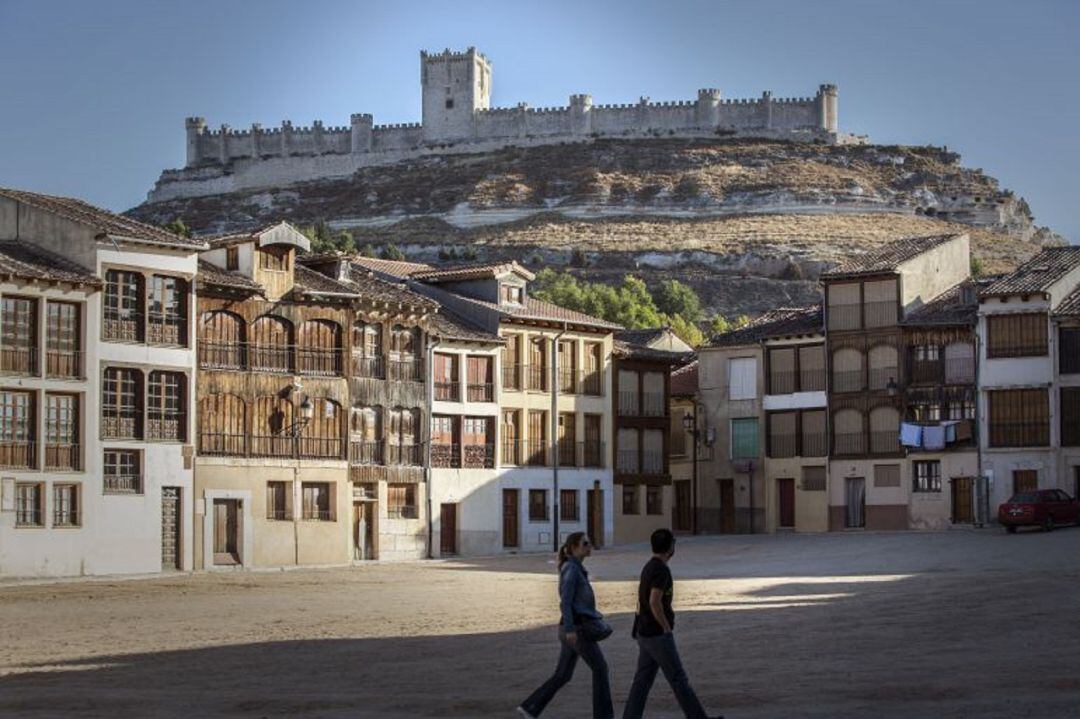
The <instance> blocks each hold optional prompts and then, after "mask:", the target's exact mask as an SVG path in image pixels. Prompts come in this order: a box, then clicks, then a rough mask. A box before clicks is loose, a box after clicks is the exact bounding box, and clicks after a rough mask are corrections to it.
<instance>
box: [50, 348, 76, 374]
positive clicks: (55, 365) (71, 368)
mask: <svg viewBox="0 0 1080 719" xmlns="http://www.w3.org/2000/svg"><path fill="white" fill-rule="evenodd" d="M45 376H46V377H50V378H53V379H80V378H82V377H83V353H82V351H81V350H50V349H47V350H45Z"/></svg>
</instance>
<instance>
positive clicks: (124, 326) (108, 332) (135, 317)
mask: <svg viewBox="0 0 1080 719" xmlns="http://www.w3.org/2000/svg"><path fill="white" fill-rule="evenodd" d="M101 336H102V337H103V338H104V339H105V340H107V341H110V342H142V340H143V316H142V313H140V312H135V311H133V310H118V309H106V310H105V311H104V312H103V315H102V327H101Z"/></svg>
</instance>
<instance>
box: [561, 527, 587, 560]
mask: <svg viewBox="0 0 1080 719" xmlns="http://www.w3.org/2000/svg"><path fill="white" fill-rule="evenodd" d="M584 538H585V532H571V533H570V534H569V535H568V536H567V537H566V541H565V542H563V545H562V546H561V547H559V569H562V567H563V565H564V564H566V562H567V561H568V560H569V559H570V556H571V552H572V550H573V549H574V547H576V546H578V545H579V544H581V540H582V539H584Z"/></svg>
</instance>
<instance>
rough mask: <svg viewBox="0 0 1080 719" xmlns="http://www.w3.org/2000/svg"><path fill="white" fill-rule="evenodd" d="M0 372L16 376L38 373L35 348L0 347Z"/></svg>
mask: <svg viewBox="0 0 1080 719" xmlns="http://www.w3.org/2000/svg"><path fill="white" fill-rule="evenodd" d="M0 372H3V373H4V374H16V375H31V376H33V375H36V374H37V373H38V361H37V348H36V347H0Z"/></svg>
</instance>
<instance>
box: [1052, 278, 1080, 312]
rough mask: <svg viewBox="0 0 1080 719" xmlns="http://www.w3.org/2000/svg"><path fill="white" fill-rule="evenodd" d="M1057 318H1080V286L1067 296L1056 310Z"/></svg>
mask: <svg viewBox="0 0 1080 719" xmlns="http://www.w3.org/2000/svg"><path fill="white" fill-rule="evenodd" d="M1054 315H1055V316H1057V317H1080V285H1077V286H1076V289H1074V290H1073V291H1072V292H1070V293H1069V294H1067V295H1066V296H1065V299H1063V300H1062V301H1061V302H1059V303H1058V306H1057V307H1055V308H1054Z"/></svg>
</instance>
